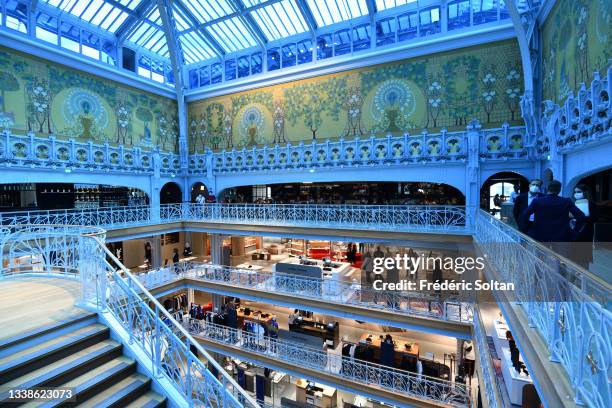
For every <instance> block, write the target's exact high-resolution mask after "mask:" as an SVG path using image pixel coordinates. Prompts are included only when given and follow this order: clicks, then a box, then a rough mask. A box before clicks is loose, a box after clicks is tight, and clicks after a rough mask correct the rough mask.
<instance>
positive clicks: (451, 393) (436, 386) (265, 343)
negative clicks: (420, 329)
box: [183, 318, 470, 407]
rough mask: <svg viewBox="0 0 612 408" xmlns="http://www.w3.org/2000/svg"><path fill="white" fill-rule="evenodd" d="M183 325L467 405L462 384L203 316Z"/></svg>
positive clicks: (290, 359)
mask: <svg viewBox="0 0 612 408" xmlns="http://www.w3.org/2000/svg"><path fill="white" fill-rule="evenodd" d="M183 325H184V326H185V328H187V329H188V331H189V332H190V333H191V334H192V335H194V336H196V337H202V338H205V339H207V340H210V341H213V342H216V343H220V344H227V345H230V346H231V347H234V348H238V349H241V350H246V351H249V352H252V353H256V354H258V355H265V356H267V357H269V358H273V359H276V360H280V361H285V362H287V363H290V364H294V365H296V366H299V367H305V368H308V369H311V370H315V371H317V372H322V373H326V374H331V375H333V376H335V377H338V378H341V379H345V380H350V381H353V382H357V383H361V384H365V385H368V386H374V387H378V388H383V389H386V390H389V391H392V392H394V393H397V394H400V395H407V396H410V397H414V398H418V399H424V400H429V401H434V402H436V403H442V404H444V405H447V406H455V407H468V406H470V389H469V388H468V387H467V386H466V385H465V384H461V383H456V382H452V381H449V380H445V379H441V378H436V377H429V376H425V375H422V374H417V373H413V372H409V371H405V370H398V369H395V368H392V367H388V366H384V365H380V364H376V363H371V362H367V361H363V360H358V359H355V358H351V357H346V356H342V355H338V354H331V353H328V352H326V351H323V350H318V349H315V348H312V347H309V346H307V345H305V344H300V343H296V342H295V341H291V342H289V341H285V340H281V339H278V338H272V337H268V336H259V335H257V334H255V333H251V332H248V331H245V330H241V329H234V328H230V327H227V326H223V325H219V324H215V323H211V322H208V321H205V320H197V319H191V318H188V319H186V320H185V321H184V322H183ZM415 358H416V357H415Z"/></svg>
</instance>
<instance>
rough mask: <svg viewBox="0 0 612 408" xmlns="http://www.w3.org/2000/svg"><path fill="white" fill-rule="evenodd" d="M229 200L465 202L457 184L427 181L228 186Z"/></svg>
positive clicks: (224, 193) (223, 197) (224, 194)
mask: <svg viewBox="0 0 612 408" xmlns="http://www.w3.org/2000/svg"><path fill="white" fill-rule="evenodd" d="M220 199H221V200H222V202H228V203H276V204H294V203H312V204H413V205H465V196H464V195H463V193H462V192H461V191H459V190H458V189H457V188H455V187H453V186H451V185H448V184H443V183H426V182H408V181H407V182H365V181H363V182H361V181H357V182H321V183H287V184H268V185H256V186H252V185H251V186H240V187H233V188H228V189H225V190H223V191H222V192H221V196H220Z"/></svg>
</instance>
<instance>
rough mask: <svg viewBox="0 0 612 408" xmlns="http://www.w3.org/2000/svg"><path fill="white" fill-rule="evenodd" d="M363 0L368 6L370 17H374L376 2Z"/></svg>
mask: <svg viewBox="0 0 612 408" xmlns="http://www.w3.org/2000/svg"><path fill="white" fill-rule="evenodd" d="M365 2H366V6H368V14H370V16H371V17H374V15H375V14H376V3H374V0H365Z"/></svg>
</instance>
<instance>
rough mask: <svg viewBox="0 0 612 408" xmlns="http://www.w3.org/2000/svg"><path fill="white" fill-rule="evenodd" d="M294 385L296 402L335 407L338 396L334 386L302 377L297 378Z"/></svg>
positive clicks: (319, 407)
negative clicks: (311, 381) (310, 381)
mask: <svg viewBox="0 0 612 408" xmlns="http://www.w3.org/2000/svg"><path fill="white" fill-rule="evenodd" d="M295 386H296V388H297V393H296V402H298V403H300V404H306V405H307V406H313V407H317V408H336V406H337V400H338V397H337V391H336V389H335V388H332V387H328V386H327V385H323V384H319V383H309V382H308V381H306V380H302V379H300V380H297V382H296V383H295Z"/></svg>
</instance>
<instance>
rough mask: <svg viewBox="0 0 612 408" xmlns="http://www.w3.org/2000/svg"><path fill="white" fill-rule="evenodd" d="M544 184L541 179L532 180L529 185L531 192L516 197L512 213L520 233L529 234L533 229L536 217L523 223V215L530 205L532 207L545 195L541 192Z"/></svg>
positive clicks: (529, 218)
mask: <svg viewBox="0 0 612 408" xmlns="http://www.w3.org/2000/svg"><path fill="white" fill-rule="evenodd" d="M542 184H543V183H542V180H540V179H534V180H531V183H529V191H528V192H525V193H521V194H519V195H518V196H517V197H516V200H515V201H514V207H513V208H512V213H513V215H514V220H515V221H516V225H517V227H518V229H519V231H521V232H522V233H525V234H527V233H528V232H529V230H530V229H531V227H532V224H533V220H534V217H528V218H527V219H526V221H525V222H523V221H522V215H523V213H524V212H525V210H527V208H528V207H529V205H531V203H532V201H533V200H534V199H536V198H538V197H542V196H543V194H542V193H541V192H540V189H541V188H542Z"/></svg>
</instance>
